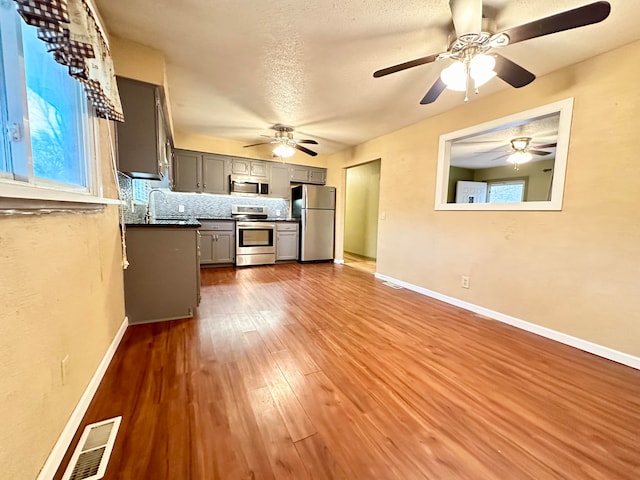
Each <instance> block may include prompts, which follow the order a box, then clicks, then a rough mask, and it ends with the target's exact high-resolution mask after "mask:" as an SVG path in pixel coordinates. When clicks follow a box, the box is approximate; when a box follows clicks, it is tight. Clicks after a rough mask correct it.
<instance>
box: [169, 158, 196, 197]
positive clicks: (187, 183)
mask: <svg viewBox="0 0 640 480" xmlns="http://www.w3.org/2000/svg"><path fill="white" fill-rule="evenodd" d="M173 161H174V163H175V165H174V167H173V175H174V177H175V185H174V188H175V190H176V191H177V192H200V191H202V188H201V187H200V186H201V185H202V178H201V175H202V173H201V164H202V154H200V153H197V152H187V151H184V150H176V151H175V153H174V158H173Z"/></svg>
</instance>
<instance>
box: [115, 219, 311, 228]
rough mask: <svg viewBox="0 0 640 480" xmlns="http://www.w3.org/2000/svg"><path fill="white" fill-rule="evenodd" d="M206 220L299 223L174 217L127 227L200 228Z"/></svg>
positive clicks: (296, 220) (280, 220)
mask: <svg viewBox="0 0 640 480" xmlns="http://www.w3.org/2000/svg"><path fill="white" fill-rule="evenodd" d="M207 220H224V221H230V222H235V221H236V220H237V221H242V222H246V221H250V222H260V221H262V222H299V221H300V220H298V219H296V218H265V219H244V218H233V217H198V218H197V219H195V218H188V217H175V218H157V219H155V220H153V221H151V222H149V223H145V222H144V221H140V222H130V223H127V224H126V226H127V227H183V228H200V227H201V226H202V224H201V223H200V221H207Z"/></svg>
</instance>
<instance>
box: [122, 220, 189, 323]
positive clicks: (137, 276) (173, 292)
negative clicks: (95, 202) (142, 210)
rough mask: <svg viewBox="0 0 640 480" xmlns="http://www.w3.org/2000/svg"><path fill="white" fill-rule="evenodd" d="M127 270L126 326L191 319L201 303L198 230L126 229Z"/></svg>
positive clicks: (125, 286)
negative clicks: (127, 322) (127, 320)
mask: <svg viewBox="0 0 640 480" xmlns="http://www.w3.org/2000/svg"><path fill="white" fill-rule="evenodd" d="M126 240H127V256H128V259H129V267H128V268H127V269H126V270H125V271H124V293H125V310H126V313H127V317H128V319H129V323H131V324H133V323H147V322H155V321H159V320H173V319H176V318H186V317H191V316H193V309H194V308H195V307H197V306H198V304H199V303H200V269H199V268H198V230H197V229H196V228H186V227H180V228H178V227H160V226H151V227H150V226H147V225H144V226H140V227H136V226H128V228H127V232H126Z"/></svg>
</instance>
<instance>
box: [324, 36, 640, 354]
mask: <svg viewBox="0 0 640 480" xmlns="http://www.w3.org/2000/svg"><path fill="white" fill-rule="evenodd" d="M639 76H640V42H636V43H633V44H630V45H627V46H625V47H623V48H620V49H617V50H614V51H612V52H609V53H606V54H604V55H601V56H598V57H595V58H593V59H591V60H588V61H585V62H582V63H579V64H576V65H574V66H571V67H569V68H565V69H563V70H560V71H558V72H554V73H552V74H549V75H546V76H544V77H541V78H538V79H537V80H536V81H535V82H533V83H532V84H531V85H529V86H527V87H524V88H522V89H508V90H505V91H503V92H500V93H497V94H495V95H492V96H489V97H482V95H481V96H480V97H479V98H478V99H475V100H473V101H472V102H470V103H469V104H466V105H465V104H463V103H462V101H460V106H459V107H457V108H456V109H454V110H451V111H449V112H446V113H444V114H442V115H438V116H436V117H433V118H430V119H427V120H425V121H423V122H421V123H418V124H415V125H412V126H410V127H407V128H404V129H402V130H399V131H397V132H394V133H391V134H388V135H385V136H383V137H379V138H376V139H374V140H371V141H369V142H367V143H365V144H363V145H359V146H358V147H356V148H353V149H351V150H348V151H344V152H341V153H339V154H336V155H333V156H332V157H330V159H329V165H330V166H329V170H330V171H329V182H330V183H332V184H334V185H337V186H338V187H339V191H338V209H339V210H338V212H337V239H336V240H337V241H336V248H337V256H338V257H340V253H341V251H342V248H343V244H342V237H343V234H344V233H343V232H344V230H343V227H344V226H343V222H344V185H345V170H344V168H345V167H348V166H351V165H355V164H358V163H362V162H365V161H368V160H371V159H375V158H381V159H382V168H381V181H380V212H381V214H385V215H386V219H385V220H381V221H380V224H379V230H378V231H379V236H378V264H377V265H378V266H377V269H378V271H379V272H380V273H382V274H385V275H389V276H391V277H394V278H397V279H401V280H404V281H406V282H410V283H412V284H415V285H418V286H421V287H424V288H427V289H431V290H434V291H437V292H440V293H443V294H445V295H449V296H452V297H456V298H459V299H462V300H465V301H468V302H471V303H473V304H476V305H480V306H483V307H486V308H489V309H492V310H495V311H498V312H501V313H504V314H508V315H512V316H514V317H517V318H520V319H523V320H526V321H529V322H533V323H535V324H538V325H542V326H545V327H549V328H552V329H554V330H557V331H560V332H564V333H566V334H569V335H573V336H576V337H579V338H582V339H585V340H588V341H591V342H595V343H597V344H600V345H604V346H607V347H610V348H613V349H616V350H619V351H622V352H626V353H628V354H631V355H636V356H640V322H638V319H639V318H640V302H638V301H637V300H636V299H637V296H638V285H639V283H638V278H639V277H640V267H639V265H640V247H639V245H640V215H639V214H638V205H640V191H639V190H638V178H640V161H638V154H637V141H636V137H637V121H638V112H639V110H638V108H639V105H640V89H638V85H637V78H638V77H639ZM567 97H574V98H575V104H574V110H573V122H572V127H571V138H570V145H569V155H568V165H567V177H566V180H565V194H564V204H563V210H562V211H560V212H535V211H530V212H522V211H515V212H513V211H512V212H493V211H483V212H474V211H435V210H434V195H435V173H436V164H437V156H438V137H439V135H441V134H443V133H447V132H452V131H455V130H459V129H462V128H465V127H470V126H472V125H474V124H479V123H482V122H486V121H489V120H492V119H496V118H499V117H503V116H506V115H509V114H513V113H517V112H520V111H524V110H527V109H530V108H533V107H537V106H540V105H544V104H547V103H551V102H554V101H557V100H561V99H564V98H567ZM425 108H428V107H425ZM461 275H469V276H470V277H471V288H470V289H469V290H466V289H462V288H461V287H460V276H461ZM416 320H418V319H416Z"/></svg>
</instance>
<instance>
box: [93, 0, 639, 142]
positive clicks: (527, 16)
mask: <svg viewBox="0 0 640 480" xmlns="http://www.w3.org/2000/svg"><path fill="white" fill-rule="evenodd" d="M587 3H590V1H589V0H485V2H484V11H485V15H487V14H488V15H490V16H493V17H494V18H495V19H496V21H497V27H498V30H502V29H505V28H508V27H512V26H516V25H520V24H523V23H527V22H530V21H532V20H536V19H538V18H541V17H545V16H548V15H553V14H555V13H558V12H561V11H565V10H569V9H572V8H576V7H579V6H582V5H585V4H587ZM610 3H611V5H612V11H611V15H610V16H609V18H607V19H606V20H605V21H604V22H602V23H600V24H596V25H591V26H587V27H583V28H579V29H575V30H571V31H567V32H561V33H557V34H553V35H550V36H547V37H542V38H537V39H533V40H528V41H525V42H522V43H518V44H516V45H511V46H508V47H506V48H504V49H502V50H501V51H500V53H501V54H503V55H504V56H505V57H508V58H509V59H511V60H513V61H515V62H517V63H520V64H521V65H522V66H523V67H525V68H527V69H528V70H530V71H531V72H533V73H535V74H536V75H537V76H541V75H544V74H546V73H548V72H551V71H553V70H557V69H559V68H561V67H563V66H566V65H570V64H573V63H577V62H579V61H582V60H585V59H587V58H589V57H591V56H594V55H596V54H599V53H602V52H605V51H608V50H611V49H613V48H616V47H618V46H622V45H624V44H627V43H630V42H632V41H634V40H636V39H638V38H640V29H639V28H638V27H637V19H638V18H640V1H638V0H611V1H610ZM97 4H98V8H99V10H100V12H101V14H102V16H103V18H104V20H105V23H106V26H107V29H108V30H109V31H110V32H111V33H112V34H115V35H117V36H119V37H123V38H128V39H131V40H134V41H136V42H139V43H142V44H145V45H148V46H151V47H154V48H156V49H158V50H161V51H162V52H164V54H165V56H166V61H167V72H168V81H169V89H170V97H171V102H172V105H171V106H172V111H173V116H174V118H173V120H174V125H175V128H176V130H178V131H183V132H189V133H199V134H204V135H211V136H216V137H223V138H229V139H236V140H240V141H243V142H247V143H255V142H256V141H257V140H259V139H260V137H259V136H260V135H261V134H268V135H271V134H272V133H273V131H271V130H269V127H270V126H271V125H273V124H275V123H283V124H288V125H293V126H294V127H296V129H297V132H298V133H297V136H298V137H299V138H314V139H316V140H318V141H319V142H320V145H319V146H318V147H317V148H316V150H317V151H318V152H319V153H324V154H328V153H333V152H335V151H338V150H341V149H344V148H345V147H347V146H350V145H357V144H360V143H362V142H364V141H366V140H369V139H371V138H374V137H377V136H380V135H382V134H385V133H388V132H391V131H394V130H397V129H399V128H402V127H404V126H406V125H409V124H412V123H415V122H417V121H419V120H421V119H424V118H427V117H429V116H432V115H435V114H438V113H441V112H443V111H445V110H448V109H450V108H453V107H457V106H459V105H460V104H461V103H462V97H463V94H461V93H458V92H449V91H445V93H443V94H442V95H441V97H440V98H439V99H438V100H437V101H436V102H435V103H434V104H432V105H426V106H423V105H419V102H420V100H421V99H422V97H423V96H424V94H425V92H426V91H427V90H428V89H429V87H430V86H431V84H432V83H433V82H434V80H435V79H436V78H437V76H438V75H439V73H440V70H441V68H442V65H441V63H434V64H430V65H423V66H420V67H415V68H412V69H409V70H405V71H403V72H399V73H395V74H393V75H389V76H387V77H383V78H378V79H374V78H373V77H372V74H373V72H374V71H375V70H378V69H380V68H384V67H387V66H390V65H395V64H397V63H401V62H404V61H407V60H412V59H414V58H419V57H423V56H425V55H428V54H432V53H437V52H440V51H443V50H445V49H446V46H447V36H448V33H449V31H450V28H451V15H450V11H449V6H448V2H447V1H446V0H406V1H402V2H393V1H389V0H351V1H346V0H342V1H338V0H314V1H307V2H304V1H300V0H278V1H272V0H263V1H260V2H258V1H256V0H216V1H208V0H183V1H181V2H176V1H175V0H127V1H124V0H117V1H114V0H97ZM505 88H511V87H509V86H508V85H506V84H505V83H504V82H502V81H501V80H499V79H494V80H492V81H491V82H489V83H488V84H487V85H485V86H483V87H482V88H481V91H480V96H487V95H489V94H491V93H493V92H496V91H498V90H500V89H505ZM524 88H527V87H524ZM472 101H473V100H472Z"/></svg>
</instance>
